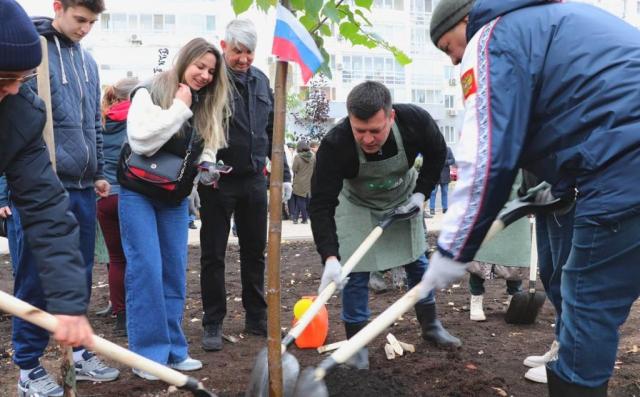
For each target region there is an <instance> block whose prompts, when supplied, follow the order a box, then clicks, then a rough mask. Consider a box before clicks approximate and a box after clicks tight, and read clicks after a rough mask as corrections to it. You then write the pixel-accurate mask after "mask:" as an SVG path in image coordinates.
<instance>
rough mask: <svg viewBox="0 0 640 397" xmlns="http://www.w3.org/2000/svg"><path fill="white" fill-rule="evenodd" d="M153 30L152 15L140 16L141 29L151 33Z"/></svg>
mask: <svg viewBox="0 0 640 397" xmlns="http://www.w3.org/2000/svg"><path fill="white" fill-rule="evenodd" d="M152 28H153V24H152V17H151V14H142V15H140V29H141V30H143V31H147V32H150V31H151V29H152Z"/></svg>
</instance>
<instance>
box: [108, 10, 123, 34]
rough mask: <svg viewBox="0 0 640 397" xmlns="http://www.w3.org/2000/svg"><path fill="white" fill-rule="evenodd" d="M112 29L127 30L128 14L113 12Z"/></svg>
mask: <svg viewBox="0 0 640 397" xmlns="http://www.w3.org/2000/svg"><path fill="white" fill-rule="evenodd" d="M111 30H112V31H114V32H124V31H126V30H127V14H111Z"/></svg>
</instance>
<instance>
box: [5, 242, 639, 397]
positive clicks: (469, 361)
mask: <svg viewBox="0 0 640 397" xmlns="http://www.w3.org/2000/svg"><path fill="white" fill-rule="evenodd" d="M281 257H282V260H281V268H282V273H281V282H282V288H281V294H282V300H281V306H282V310H281V313H282V327H286V328H287V329H288V327H290V325H291V321H292V318H293V314H292V311H293V310H292V308H293V305H294V304H295V302H296V301H297V300H298V299H299V298H300V297H302V296H305V295H314V294H315V291H316V290H317V287H318V283H319V278H320V264H319V258H318V255H317V253H316V251H315V248H314V246H313V244H312V243H311V242H289V243H287V242H284V243H283V245H282V256H281ZM199 259H200V252H199V248H198V247H191V248H190V251H189V263H190V267H189V270H188V293H187V305H186V309H185V316H184V323H183V327H184V330H185V333H186V335H187V337H188V339H189V342H190V346H191V350H190V354H191V355H192V356H193V357H194V358H197V359H199V360H202V361H203V362H204V368H203V369H202V370H200V371H197V372H194V373H192V375H193V376H195V377H197V378H198V379H200V380H202V382H203V383H204V385H205V386H206V387H207V388H209V389H210V390H213V391H214V392H215V393H217V394H218V395H220V396H243V395H244V390H245V388H246V386H247V384H248V381H249V377H250V374H251V369H252V368H253V365H254V359H255V357H256V354H257V353H258V351H259V350H260V349H261V348H263V347H264V346H265V343H266V340H265V339H264V338H260V337H256V336H251V335H243V334H242V331H243V327H244V311H243V308H242V302H241V298H240V297H241V287H240V269H239V255H238V246H237V245H236V246H230V247H229V250H228V255H227V271H226V274H227V305H228V309H227V317H226V319H225V323H224V333H225V334H229V335H234V336H236V337H238V338H239V339H240V340H239V342H238V343H235V344H231V343H228V342H225V346H224V349H223V350H222V351H220V352H213V353H207V352H205V351H203V350H202V349H201V347H200V339H201V335H202V322H201V317H202V305H201V302H200V282H199ZM106 282H107V274H106V266H104V265H101V264H96V266H95V270H94V289H93V295H92V304H91V309H90V320H91V322H92V324H93V326H94V329H95V331H96V333H97V334H99V335H101V336H103V337H105V338H107V339H109V340H112V341H114V342H116V343H118V344H121V345H123V346H126V338H122V337H114V333H113V327H114V324H115V319H113V318H111V317H107V318H102V317H97V316H95V314H94V313H95V312H96V311H97V310H99V309H101V308H103V307H105V306H106V304H107V300H108V288H107V286H106ZM466 283H467V281H466V279H465V280H464V281H462V282H461V284H459V285H455V286H452V288H450V289H447V290H442V291H438V293H437V302H438V311H439V317H440V319H441V320H442V322H443V324H444V326H445V327H446V328H447V329H448V330H449V331H450V332H451V333H452V334H454V335H456V336H458V337H459V338H461V339H462V341H463V344H464V345H463V347H462V348H461V349H459V350H457V351H445V350H441V349H438V348H436V347H434V346H431V345H429V344H427V343H424V342H423V341H422V339H421V337H420V333H419V329H418V324H417V320H416V318H415V313H413V311H410V312H408V313H406V314H405V315H404V316H402V318H401V319H399V320H398V321H397V322H396V323H395V324H394V325H393V326H392V327H391V328H390V329H389V332H391V333H393V334H394V335H395V336H396V338H397V339H398V340H400V341H403V342H406V343H411V344H414V345H415V348H416V352H415V353H405V354H404V355H403V356H401V357H396V358H395V359H394V360H391V361H389V360H387V359H386V356H385V354H384V350H383V347H384V344H385V342H386V340H385V336H386V333H385V334H384V335H381V336H379V337H378V338H376V339H375V340H374V341H373V342H372V343H371V344H370V345H369V355H370V366H371V369H370V370H369V371H355V370H348V369H344V368H338V369H336V370H334V371H333V372H331V373H330V374H329V375H328V376H327V384H328V387H329V390H330V394H331V395H332V396H371V397H387V396H389V397H401V396H437V397H447V396H450V397H484V396H517V397H520V396H535V397H540V396H544V395H546V386H545V385H540V384H535V383H532V382H529V381H527V380H525V379H524V378H523V375H524V373H525V371H526V370H527V368H526V367H524V366H523V365H522V360H523V359H524V358H525V357H526V356H527V355H530V354H542V353H543V352H545V351H546V350H547V348H548V347H549V345H550V344H551V342H552V341H553V325H554V312H553V308H552V307H551V305H550V304H549V303H548V302H547V303H545V306H544V307H543V309H542V311H541V312H540V315H539V316H538V319H537V321H536V323H535V324H532V325H526V326H514V325H509V324H506V323H505V322H504V319H503V317H504V311H505V306H504V304H503V302H504V301H505V300H506V298H507V295H506V287H505V283H504V281H503V280H489V281H487V282H486V290H487V292H486V294H485V313H486V314H487V321H486V322H482V323H477V322H472V321H470V320H469V312H468V305H469V291H468V287H467V284H466ZM12 286H13V280H12V278H11V265H10V263H9V258H8V256H2V257H0V289H2V290H4V291H12ZM404 292H405V291H401V290H397V289H396V290H390V291H388V292H385V293H381V294H377V295H374V294H372V295H371V296H370V307H371V311H372V313H373V315H374V316H375V315H377V314H379V313H380V312H382V311H383V310H384V309H385V308H387V307H388V306H389V305H390V304H391V303H393V302H394V301H395V300H397V299H398V298H399V297H400V296H401V294H402V293H404ZM340 307H341V302H340V298H336V297H334V298H332V299H331V300H330V301H329V304H328V305H327V308H328V310H329V322H330V330H329V337H328V338H327V341H326V343H332V342H337V341H340V340H343V339H344V338H345V334H344V329H343V326H342V322H341V321H340ZM150 310H153V308H150ZM10 320H11V317H10V316H8V315H0V396H14V395H15V393H16V382H17V377H18V370H17V368H16V367H15V366H14V365H13V363H12V362H11V354H12V348H11V321H10ZM51 345H52V346H50V347H49V349H48V350H47V352H46V353H45V356H44V358H43V360H42V362H43V364H44V366H45V367H46V368H47V369H48V370H49V371H51V372H52V373H56V374H57V373H58V372H59V371H58V369H59V367H60V360H59V357H60V353H59V351H58V350H57V349H55V348H54V347H53V344H51ZM634 346H635V348H634ZM639 346H640V304H639V303H636V305H635V306H634V307H633V308H632V311H631V314H630V316H629V319H628V320H627V322H626V323H625V325H624V326H623V327H622V328H621V341H620V348H619V352H618V363H617V365H616V370H615V373H614V376H613V378H612V379H611V382H610V396H613V397H631V396H637V397H640V351H638V347H639ZM289 351H290V352H291V353H292V354H293V355H294V356H295V357H296V358H297V359H298V360H299V362H300V366H301V367H302V368H305V367H308V366H314V365H317V364H318V363H320V361H322V359H323V358H325V357H326V355H320V354H318V353H317V352H316V351H315V350H308V349H307V350H300V349H297V348H296V347H295V346H292V347H291V348H290V349H289ZM111 364H114V363H111ZM114 365H115V366H116V367H118V368H120V370H121V375H120V378H119V379H118V380H117V381H115V382H111V383H105V384H92V383H87V382H83V383H80V384H79V392H80V395H82V396H147V397H149V396H165V395H167V390H168V386H167V385H165V384H164V383H162V382H149V381H145V380H142V379H140V378H138V377H136V376H135V375H133V374H132V372H131V370H130V369H128V368H126V367H124V366H123V365H120V364H114ZM171 395H172V396H187V395H188V394H186V393H184V392H176V393H172V394H171Z"/></svg>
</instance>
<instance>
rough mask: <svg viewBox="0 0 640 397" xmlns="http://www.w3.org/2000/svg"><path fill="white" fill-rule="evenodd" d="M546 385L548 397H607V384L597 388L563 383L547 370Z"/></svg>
mask: <svg viewBox="0 0 640 397" xmlns="http://www.w3.org/2000/svg"><path fill="white" fill-rule="evenodd" d="M547 385H548V387H549V397H607V389H608V388H609V382H605V383H604V384H603V385H602V386H600V387H597V388H595V389H594V388H591V387H584V386H579V385H574V384H573V383H569V382H565V381H564V380H562V379H561V378H560V377H559V376H558V375H556V374H555V373H553V371H551V370H550V369H549V368H547Z"/></svg>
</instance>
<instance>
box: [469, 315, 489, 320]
mask: <svg viewBox="0 0 640 397" xmlns="http://www.w3.org/2000/svg"><path fill="white" fill-rule="evenodd" d="M469 319H470V320H471V321H487V317H486V316H485V315H484V314H483V315H469Z"/></svg>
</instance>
